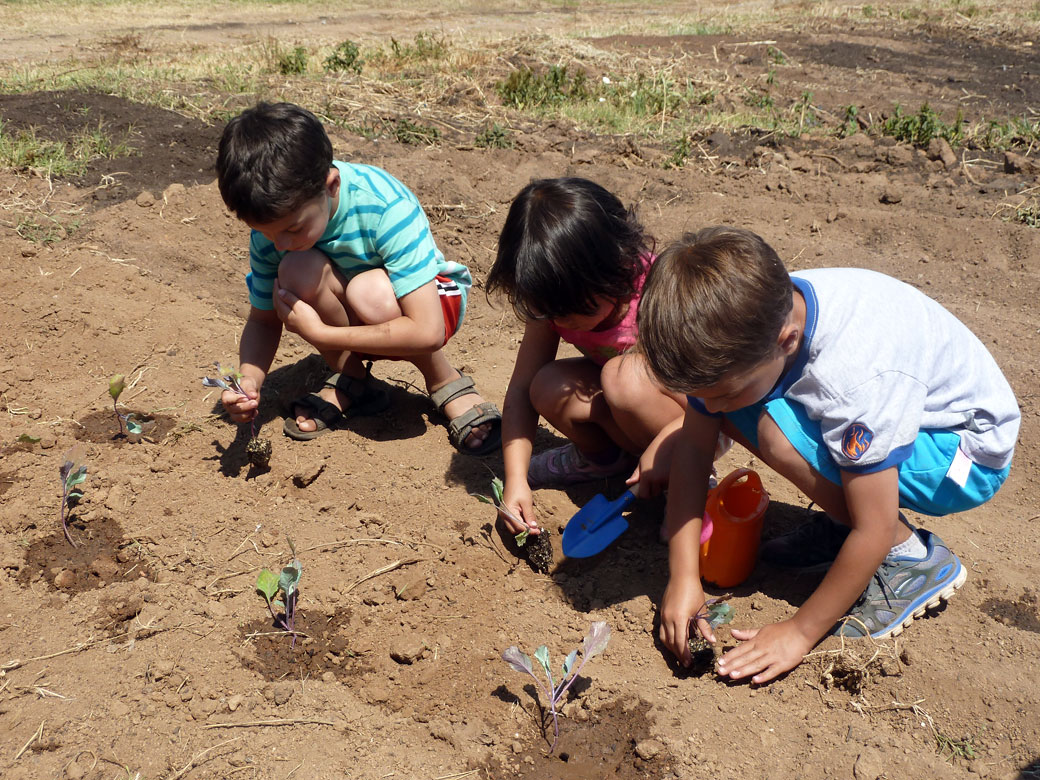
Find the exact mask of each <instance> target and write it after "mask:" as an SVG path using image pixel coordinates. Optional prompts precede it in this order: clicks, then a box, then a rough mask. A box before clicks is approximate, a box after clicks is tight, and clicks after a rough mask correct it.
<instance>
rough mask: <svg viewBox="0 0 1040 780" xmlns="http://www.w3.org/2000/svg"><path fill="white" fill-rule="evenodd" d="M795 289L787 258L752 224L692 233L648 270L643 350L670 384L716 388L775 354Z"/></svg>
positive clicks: (678, 388)
mask: <svg viewBox="0 0 1040 780" xmlns="http://www.w3.org/2000/svg"><path fill="white" fill-rule="evenodd" d="M792 291H793V286H792V284H791V277H790V276H789V275H788V273H787V269H786V268H785V267H784V264H783V262H782V261H781V260H780V258H779V257H778V256H777V254H776V252H775V251H774V250H773V248H772V247H770V246H769V245H768V244H767V243H766V242H765V241H763V240H762V238H761V237H759V236H758V235H756V234H755V233H752V232H751V231H750V230H744V229H742V228H733V227H721V226H720V227H710V228H704V229H703V230H700V231H698V232H696V233H687V234H685V235H684V236H683V237H682V238H681V239H679V240H678V241H676V242H675V243H674V244H672V245H670V246H669V247H668V248H666V249H665V250H664V251H663V252H662V253H661V255H660V257H658V258H657V261H656V262H655V263H654V265H653V267H652V268H651V269H650V272H649V274H648V275H647V278H646V284H645V285H644V287H643V294H642V298H641V299H640V301H639V317H638V328H639V342H638V346H637V349H638V350H639V351H640V352H641V353H642V354H643V355H644V356H645V357H646V360H647V363H648V364H649V366H650V369H651V370H652V371H653V373H654V374H655V375H656V377H657V380H658V381H659V382H660V383H661V384H662V385H663V386H664V387H666V388H667V389H668V390H671V391H672V392H679V393H691V392H692V391H694V390H698V389H703V388H707V387H711V386H712V385H715V384H717V383H718V382H719V381H720V380H721V379H722V377H723V376H724V375H725V374H728V373H730V372H741V371H745V370H749V369H751V368H753V367H754V366H756V365H758V364H759V363H761V362H762V361H763V360H765V359H766V358H768V357H770V356H771V355H772V354H773V351H774V350H776V349H777V339H778V337H779V335H780V329H781V327H782V326H783V324H784V322H785V321H786V319H787V315H788V314H789V313H790V311H791V306H792V298H791V295H792Z"/></svg>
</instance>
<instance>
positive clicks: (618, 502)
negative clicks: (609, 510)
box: [613, 490, 636, 512]
mask: <svg viewBox="0 0 1040 780" xmlns="http://www.w3.org/2000/svg"><path fill="white" fill-rule="evenodd" d="M635 500H636V494H635V493H633V492H632V491H631V490H626V491H625V492H624V493H622V494H621V495H620V496H618V497H617V498H615V499H614V502H613V503H614V506H615V507H617V511H619V512H620V511H621V510H623V509H627V508H628V505H629V504H631V503H632V502H633V501H635Z"/></svg>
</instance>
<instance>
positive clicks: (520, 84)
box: [495, 65, 591, 110]
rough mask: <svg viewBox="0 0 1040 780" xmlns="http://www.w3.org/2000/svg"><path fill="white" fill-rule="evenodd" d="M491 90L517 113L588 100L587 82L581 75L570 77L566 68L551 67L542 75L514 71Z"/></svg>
mask: <svg viewBox="0 0 1040 780" xmlns="http://www.w3.org/2000/svg"><path fill="white" fill-rule="evenodd" d="M495 89H496V90H497V91H498V94H499V95H500V96H501V97H502V100H503V101H504V102H505V103H506V105H508V106H512V107H513V108H517V109H520V110H524V109H532V108H540V107H543V106H548V105H556V104H560V103H563V102H566V101H578V102H581V101H585V100H588V98H589V97H590V94H591V93H590V91H589V80H588V77H587V76H586V75H585V71H583V70H580V71H578V72H577V73H576V74H574V75H573V76H571V75H570V74H568V73H567V66H566V65H563V66H561V65H552V66H550V68H549V69H548V70H547V71H546V72H544V73H535V72H534V71H533V70H532V69H531V68H528V67H526V66H525V67H522V68H518V69H517V70H514V71H513V72H512V73H510V74H509V76H508V77H507V78H506V80H505V81H501V82H499V83H498V84H497V85H496V87H495Z"/></svg>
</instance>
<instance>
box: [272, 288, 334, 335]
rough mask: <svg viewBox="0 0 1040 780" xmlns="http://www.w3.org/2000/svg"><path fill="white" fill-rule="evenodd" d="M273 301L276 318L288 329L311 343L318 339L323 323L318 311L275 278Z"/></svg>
mask: <svg viewBox="0 0 1040 780" xmlns="http://www.w3.org/2000/svg"><path fill="white" fill-rule="evenodd" d="M273 301H274V310H275V312H276V313H277V314H278V318H279V319H280V320H281V321H282V322H284V323H285V327H286V328H287V329H288V330H290V331H292V332H293V333H297V334H299V335H300V337H301V338H303V339H304V340H305V341H308V342H310V343H311V344H315V343H316V342H317V341H318V340H319V338H320V334H321V332H322V330H323V329H324V327H325V323H324V322H322V321H321V317H320V316H319V315H318V312H316V311H315V310H314V307H313V306H311V305H310V304H309V303H305V302H304V301H301V300H300V299H299V297H297V295H296V294H295V293H293V292H291V291H289V290H286V289H285V288H284V287H282V286H281V285H280V284H278V280H277V279H275V280H274V291H273Z"/></svg>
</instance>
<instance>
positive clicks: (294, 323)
mask: <svg viewBox="0 0 1040 780" xmlns="http://www.w3.org/2000/svg"><path fill="white" fill-rule="evenodd" d="M397 304H398V306H400V308H401V316H399V317H395V318H393V319H390V320H388V321H387V322H382V323H379V324H378V325H346V326H336V325H326V324H325V323H324V322H323V321H322V319H321V317H320V316H319V315H318V312H316V311H315V310H314V308H313V307H312V306H310V305H309V304H307V303H305V302H304V301H301V300H300V299H299V298H298V297H297V296H296V295H295V293H292V292H290V291H289V290H286V289H285V288H284V287H282V286H281V285H279V284H278V282H277V280H276V281H275V285H274V308H275V311H276V312H278V316H279V317H280V318H281V320H282V321H283V322H284V323H285V326H286V327H287V328H288V329H289V330H291V331H292V332H293V333H298V334H299V335H300V336H301V337H302V338H303V339H305V340H306V341H308V342H310V343H311V344H312V345H314V346H315V347H316V348H317V349H319V350H322V351H325V350H330V351H331V350H350V351H351V352H366V353H370V354H373V355H387V356H392V357H408V356H410V355H423V354H427V353H431V352H436V351H437V350H438V349H440V348H441V347H442V346H444V314H443V312H442V310H441V304H440V300H439V298H438V295H437V285H436V282H435V281H433V280H431V281H429V282H427V283H426V284H424V285H422V286H421V287H418V288H416V289H415V290H412V292H410V293H408V294H407V295H405V296H403V297H401V298H398V300H397Z"/></svg>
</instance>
